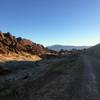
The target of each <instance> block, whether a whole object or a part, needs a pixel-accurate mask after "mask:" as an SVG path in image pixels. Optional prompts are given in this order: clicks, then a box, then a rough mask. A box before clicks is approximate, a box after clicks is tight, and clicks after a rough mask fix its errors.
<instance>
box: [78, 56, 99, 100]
mask: <svg viewBox="0 0 100 100" xmlns="http://www.w3.org/2000/svg"><path fill="white" fill-rule="evenodd" d="M81 60H82V61H83V67H84V72H83V77H82V84H81V88H80V100H100V92H99V89H98V80H97V74H96V73H97V72H98V71H97V70H96V67H100V63H99V60H98V59H96V58H94V57H90V56H86V55H85V56H83V57H82V59H81Z"/></svg>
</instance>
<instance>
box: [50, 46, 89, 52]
mask: <svg viewBox="0 0 100 100" xmlns="http://www.w3.org/2000/svg"><path fill="white" fill-rule="evenodd" d="M48 48H49V49H51V50H55V51H60V50H61V49H63V50H72V49H87V48H89V46H71V45H52V46H48Z"/></svg>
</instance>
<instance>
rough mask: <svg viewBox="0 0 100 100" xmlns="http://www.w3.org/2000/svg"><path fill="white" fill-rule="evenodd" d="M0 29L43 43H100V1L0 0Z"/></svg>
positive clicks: (90, 44)
mask: <svg viewBox="0 0 100 100" xmlns="http://www.w3.org/2000/svg"><path fill="white" fill-rule="evenodd" d="M0 30H1V31H2V32H11V33H12V34H13V35H14V36H16V37H23V38H27V39H30V40H32V41H33V42H36V43H40V44H43V45H44V46H49V45H54V44H61V45H76V46H82V45H85V46H92V45H95V44H98V43H100V0H0Z"/></svg>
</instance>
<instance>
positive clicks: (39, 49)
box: [0, 31, 48, 55]
mask: <svg viewBox="0 0 100 100" xmlns="http://www.w3.org/2000/svg"><path fill="white" fill-rule="evenodd" d="M47 51H48V49H47V48H45V47H44V46H43V45H40V44H36V43H33V42H32V41H30V40H28V39H23V38H21V37H19V38H16V37H15V36H13V35H12V34H11V33H10V32H7V33H2V32H1V31H0V53H1V54H2V53H3V54H6V53H7V54H8V53H9V52H14V53H21V52H27V53H30V54H37V55H42V54H43V53H46V52H47Z"/></svg>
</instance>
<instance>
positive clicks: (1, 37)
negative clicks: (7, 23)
mask: <svg viewBox="0 0 100 100" xmlns="http://www.w3.org/2000/svg"><path fill="white" fill-rule="evenodd" d="M3 39H4V35H3V33H2V32H1V31H0V41H2V40H3Z"/></svg>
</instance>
